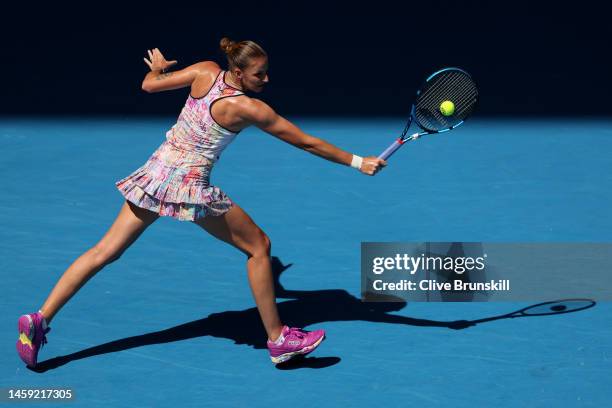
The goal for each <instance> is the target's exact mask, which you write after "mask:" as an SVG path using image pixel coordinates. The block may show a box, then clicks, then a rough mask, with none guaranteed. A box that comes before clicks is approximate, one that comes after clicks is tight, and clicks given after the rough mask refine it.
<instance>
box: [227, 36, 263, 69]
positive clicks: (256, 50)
mask: <svg viewBox="0 0 612 408" xmlns="http://www.w3.org/2000/svg"><path fill="white" fill-rule="evenodd" d="M219 45H220V46H221V51H223V52H224V53H225V55H226V57H227V64H228V65H229V69H232V68H240V69H245V68H246V67H248V66H249V62H250V60H251V58H257V57H267V56H268V54H266V52H265V51H264V50H263V48H261V47H260V46H259V45H258V44H257V43H255V42H253V41H240V42H236V41H232V40H230V39H229V38H227V37H223V38H222V39H221V42H220V44H219Z"/></svg>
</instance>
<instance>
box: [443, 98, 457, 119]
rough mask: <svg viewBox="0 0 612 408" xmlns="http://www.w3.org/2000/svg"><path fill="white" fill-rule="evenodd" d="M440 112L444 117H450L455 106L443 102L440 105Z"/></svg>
mask: <svg viewBox="0 0 612 408" xmlns="http://www.w3.org/2000/svg"><path fill="white" fill-rule="evenodd" d="M440 112H441V113H442V114H443V115H444V116H450V115H452V114H453V113H455V104H454V103H452V102H451V101H444V102H442V103H441V104H440Z"/></svg>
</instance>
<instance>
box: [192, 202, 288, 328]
mask: <svg viewBox="0 0 612 408" xmlns="http://www.w3.org/2000/svg"><path fill="white" fill-rule="evenodd" d="M194 223H195V224H197V225H198V226H200V227H202V228H204V229H205V230H206V231H208V232H209V233H210V234H211V235H213V236H214V237H216V238H219V239H221V240H223V241H225V242H227V243H229V244H231V245H233V246H235V247H236V248H238V249H239V250H241V251H242V252H243V253H245V254H246V256H247V257H248V259H247V271H248V276H249V284H250V286H251V291H252V292H253V297H254V298H255V303H256V304H257V309H258V310H259V315H260V316H261V320H262V321H263V324H264V327H265V329H266V332H267V333H268V338H270V340H276V339H277V338H278V337H279V336H280V334H281V330H282V327H283V325H282V324H281V321H280V317H279V316H278V310H277V308H276V297H275V296H274V280H273V277H272V266H271V264H270V239H269V238H268V236H267V235H266V234H265V233H264V232H263V231H262V230H261V229H260V228H259V227H258V226H257V225H256V224H255V223H254V222H253V220H252V219H251V217H249V216H248V214H247V213H245V212H244V210H243V209H242V208H240V207H239V206H238V205H236V204H234V205H233V206H232V208H231V209H230V210H229V211H228V212H227V213H225V214H223V215H221V216H218V217H212V216H209V217H204V218H200V219H199V220H196V221H194Z"/></svg>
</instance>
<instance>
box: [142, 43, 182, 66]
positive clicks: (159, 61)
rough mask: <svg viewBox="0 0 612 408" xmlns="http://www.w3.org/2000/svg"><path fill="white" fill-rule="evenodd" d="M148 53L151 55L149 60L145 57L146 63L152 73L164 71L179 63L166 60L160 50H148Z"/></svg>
mask: <svg viewBox="0 0 612 408" xmlns="http://www.w3.org/2000/svg"><path fill="white" fill-rule="evenodd" d="M147 52H148V53H149V59H147V58H146V57H145V58H144V62H145V64H147V65H148V66H149V68H150V69H151V71H155V70H159V71H162V70H165V69H168V68H170V67H171V66H173V65H175V64H177V63H178V61H176V60H173V61H166V58H164V55H163V54H162V53H161V51H160V50H159V48H153V49H152V50H147Z"/></svg>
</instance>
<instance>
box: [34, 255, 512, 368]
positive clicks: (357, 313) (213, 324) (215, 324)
mask: <svg viewBox="0 0 612 408" xmlns="http://www.w3.org/2000/svg"><path fill="white" fill-rule="evenodd" d="M291 265H292V264H288V265H283V264H282V262H281V261H280V260H279V259H278V258H277V257H273V258H272V269H273V273H274V277H275V287H276V296H277V297H278V298H283V299H290V300H287V301H284V302H280V303H278V310H279V314H280V316H281V319H282V320H283V321H284V322H287V324H289V325H291V326H296V327H308V326H311V325H315V324H318V323H321V322H330V321H357V320H361V321H368V322H376V323H391V324H406V325H411V326H428V327H432V326H433V327H447V328H449V329H455V330H459V329H465V328H467V327H470V326H474V325H475V324H476V323H481V322H486V321H491V320H494V319H497V318H499V317H496V318H487V319H480V320H474V321H467V320H455V321H436V320H426V319H415V318H411V317H406V316H398V315H393V314H389V313H390V312H394V311H399V310H401V309H403V308H404V307H405V306H406V302H405V301H402V300H399V301H398V299H394V300H395V301H393V302H379V301H377V302H362V301H361V299H359V298H356V297H355V296H353V295H351V294H350V293H348V292H347V291H345V290H342V289H329V290H314V291H302V290H288V289H285V288H284V287H283V286H282V284H281V283H280V275H281V273H282V272H283V271H285V270H286V269H288V268H289V267H291ZM501 317H505V316H501ZM202 336H213V337H220V338H225V339H230V340H233V341H234V342H235V344H245V345H248V346H252V347H253V348H256V349H265V348H266V338H267V335H266V332H265V330H264V328H263V325H262V324H261V321H260V317H259V313H258V311H257V309H256V308H254V307H253V308H250V309H246V310H241V311H227V312H221V313H213V314H211V315H209V316H208V317H206V318H203V319H199V320H194V321H192V322H189V323H185V324H181V325H179V326H175V327H171V328H169V329H166V330H161V331H157V332H152V333H147V334H142V335H139V336H133V337H127V338H124V339H120V340H115V341H112V342H109V343H105V344H101V345H99V346H95V347H90V348H88V349H84V350H81V351H78V352H76V353H72V354H69V355H65V356H59V357H55V358H52V359H49V360H46V361H42V362H40V363H39V364H38V365H37V366H36V367H35V368H33V369H32V370H33V371H36V372H40V373H42V372H45V371H48V370H52V369H55V368H58V367H60V366H62V365H65V364H67V363H69V362H71V361H74V360H80V359H83V358H88V357H92V356H96V355H100V354H107V353H114V352H117V351H122V350H128V349H131V348H136V347H142V346H146V345H151V344H160V343H169V342H174V341H180V340H186V339H191V338H196V337H202ZM340 360H341V359H340V358H339V357H304V356H302V357H300V358H295V359H293V360H290V361H289V362H287V363H282V364H279V365H277V368H279V369H285V370H289V369H296V368H325V367H329V366H332V365H335V364H338V363H339V362H340Z"/></svg>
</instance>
